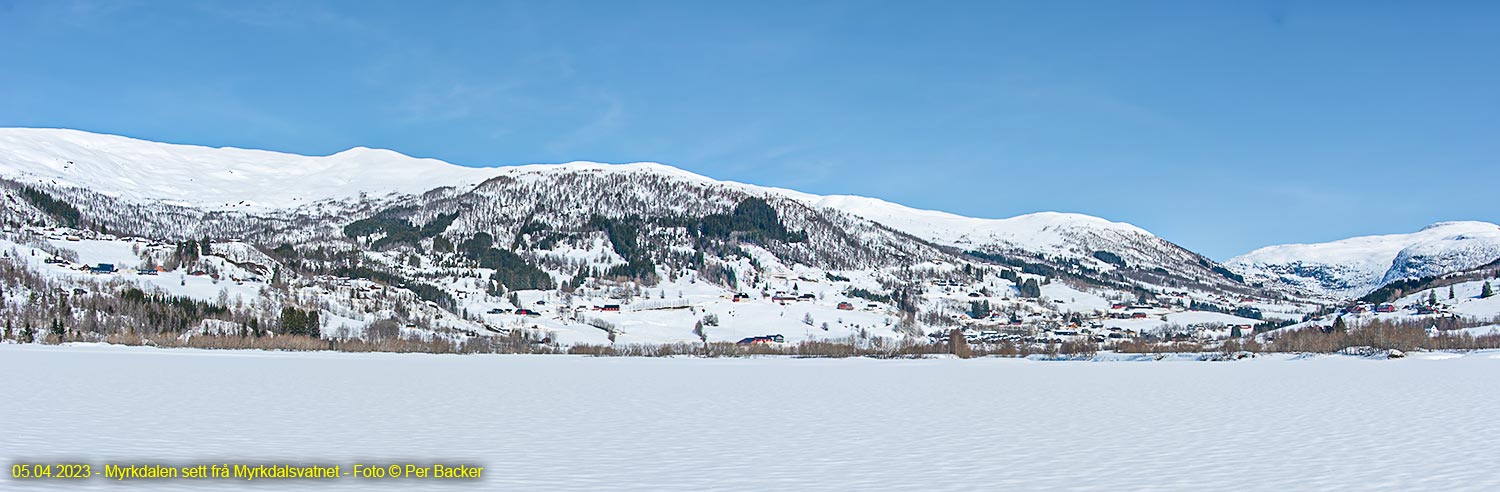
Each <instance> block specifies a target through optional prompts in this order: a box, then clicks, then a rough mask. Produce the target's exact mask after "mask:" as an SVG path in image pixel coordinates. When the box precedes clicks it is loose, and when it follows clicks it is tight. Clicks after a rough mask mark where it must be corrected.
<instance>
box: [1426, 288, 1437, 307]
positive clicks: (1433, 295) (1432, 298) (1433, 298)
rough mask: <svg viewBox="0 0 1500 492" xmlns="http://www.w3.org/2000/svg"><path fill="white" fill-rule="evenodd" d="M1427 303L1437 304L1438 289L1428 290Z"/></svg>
mask: <svg viewBox="0 0 1500 492" xmlns="http://www.w3.org/2000/svg"><path fill="white" fill-rule="evenodd" d="M1427 303H1428V304H1437V291H1436V290H1430V291H1427Z"/></svg>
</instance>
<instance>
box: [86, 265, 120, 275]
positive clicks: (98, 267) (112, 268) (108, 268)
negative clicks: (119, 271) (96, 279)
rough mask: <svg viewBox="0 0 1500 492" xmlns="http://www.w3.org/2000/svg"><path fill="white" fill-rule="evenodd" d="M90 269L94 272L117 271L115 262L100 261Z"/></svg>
mask: <svg viewBox="0 0 1500 492" xmlns="http://www.w3.org/2000/svg"><path fill="white" fill-rule="evenodd" d="M89 271H91V272H94V273H115V265H114V264H113V263H100V264H98V265H95V266H93V267H92V268H89Z"/></svg>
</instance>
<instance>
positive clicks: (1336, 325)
mask: <svg viewBox="0 0 1500 492" xmlns="http://www.w3.org/2000/svg"><path fill="white" fill-rule="evenodd" d="M1333 331H1334V332H1335V333H1344V332H1347V331H1349V325H1347V324H1344V317H1343V316H1339V317H1337V318H1334V319H1333Z"/></svg>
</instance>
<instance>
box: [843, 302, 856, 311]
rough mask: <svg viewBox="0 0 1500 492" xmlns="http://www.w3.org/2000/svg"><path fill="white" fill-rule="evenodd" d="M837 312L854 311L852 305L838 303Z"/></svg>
mask: <svg viewBox="0 0 1500 492" xmlns="http://www.w3.org/2000/svg"><path fill="white" fill-rule="evenodd" d="M839 310H840V311H853V310H854V305H853V304H850V303H848V302H840V303H839Z"/></svg>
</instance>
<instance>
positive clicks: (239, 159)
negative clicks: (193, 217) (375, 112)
mask: <svg viewBox="0 0 1500 492" xmlns="http://www.w3.org/2000/svg"><path fill="white" fill-rule="evenodd" d="M495 174H496V170H494V169H483V168H469V167H463V166H456V165H453V164H449V163H446V162H443V161H440V160H436V159H418V158H414V157H408V156H406V155H403V154H401V153H398V152H394V151H390V150H379V149H369V148H364V147H356V148H353V149H349V150H346V151H343V152H339V153H337V154H333V155H329V156H323V157H314V156H302V155H296V154H287V153H281V152H271V151H265V150H248V149H238V148H212V147H202V146H196V145H177V144H166V143H158V142H149V141H144V140H137V139H133V138H127V137H121V136H116V135H102V134H97V133H89V132H83V131H78V130H64V129H41V128H5V129H0V176H5V177H9V178H13V179H18V180H22V181H30V182H38V181H40V182H46V183H49V184H55V185H59V186H66V187H86V188H89V189H92V190H93V191H96V192H100V193H104V194H106V195H109V196H115V197H119V198H126V199H131V200H135V201H153V200H154V201H164V202H167V203H174V204H180V205H187V206H195V207H206V208H251V209H255V208H288V207H295V206H298V205H301V204H304V203H308V202H311V201H316V200H319V199H324V198H342V197H355V196H359V195H360V194H361V193H371V194H386V193H391V192H398V193H421V192H423V191H427V190H430V189H432V188H437V187H440V186H462V185H472V184H476V183H478V182H481V181H483V180H485V179H487V178H489V177H491V176H493V175H495Z"/></svg>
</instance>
